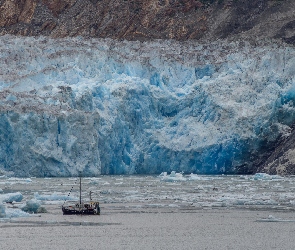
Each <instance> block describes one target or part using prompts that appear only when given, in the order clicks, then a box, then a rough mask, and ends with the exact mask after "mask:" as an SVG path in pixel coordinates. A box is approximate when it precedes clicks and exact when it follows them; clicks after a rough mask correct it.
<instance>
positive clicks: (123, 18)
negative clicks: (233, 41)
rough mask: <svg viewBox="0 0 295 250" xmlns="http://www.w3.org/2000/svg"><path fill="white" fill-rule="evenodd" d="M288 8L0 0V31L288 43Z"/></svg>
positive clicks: (258, 3)
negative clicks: (277, 40)
mask: <svg viewBox="0 0 295 250" xmlns="http://www.w3.org/2000/svg"><path fill="white" fill-rule="evenodd" d="M294 9H295V3H294V1H292V0H285V1H279V0H251V1H250V0H247V1H245V0H235V1H232V0H200V1H198V0H181V1H175V0H124V1H123V0H122V1H118V0H19V1H14V0H1V1H0V13H1V15H0V34H2V35H3V34H7V33H9V34H15V35H33V36H38V35H50V36H52V37H65V36H78V35H79V36H87V37H110V38H117V39H130V40H132V39H140V40H147V39H178V40H186V39H209V40H210V39H212V40H215V39H218V38H231V37H232V38H235V37H237V36H239V37H245V38H248V39H249V38H252V37H254V38H255V37H258V38H279V39H282V40H284V41H285V42H288V43H294V41H295V33H294V29H293V26H294V23H295V14H294V11H293V10H294Z"/></svg>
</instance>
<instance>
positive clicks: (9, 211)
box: [5, 208, 31, 218]
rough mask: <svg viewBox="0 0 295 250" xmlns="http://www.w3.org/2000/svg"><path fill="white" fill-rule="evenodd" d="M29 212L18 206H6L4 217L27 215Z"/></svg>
mask: <svg viewBox="0 0 295 250" xmlns="http://www.w3.org/2000/svg"><path fill="white" fill-rule="evenodd" d="M29 216H31V215H30V214H29V213H26V212H24V211H22V210H21V209H19V208H6V211H5V217H6V218H18V217H29Z"/></svg>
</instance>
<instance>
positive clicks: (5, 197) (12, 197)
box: [0, 192, 23, 203]
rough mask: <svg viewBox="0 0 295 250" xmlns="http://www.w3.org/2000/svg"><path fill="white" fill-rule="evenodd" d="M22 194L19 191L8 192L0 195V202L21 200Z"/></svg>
mask: <svg viewBox="0 0 295 250" xmlns="http://www.w3.org/2000/svg"><path fill="white" fill-rule="evenodd" d="M22 199H23V195H22V194H21V193H20V192H16V193H8V194H1V195H0V202H6V203H12V202H14V201H15V202H21V201H22Z"/></svg>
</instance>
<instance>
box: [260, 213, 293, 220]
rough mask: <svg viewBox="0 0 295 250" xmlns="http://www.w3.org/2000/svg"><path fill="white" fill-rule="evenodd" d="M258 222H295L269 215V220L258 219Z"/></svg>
mask: <svg viewBox="0 0 295 250" xmlns="http://www.w3.org/2000/svg"><path fill="white" fill-rule="evenodd" d="M257 221H258V222H295V220H285V219H281V218H276V217H274V216H273V215H271V214H270V215H269V216H268V217H267V218H262V219H258V220H257Z"/></svg>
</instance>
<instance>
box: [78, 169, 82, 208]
mask: <svg viewBox="0 0 295 250" xmlns="http://www.w3.org/2000/svg"><path fill="white" fill-rule="evenodd" d="M81 175H82V174H81V172H80V173H79V177H80V206H81V204H82V180H81V179H82V176H81Z"/></svg>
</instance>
